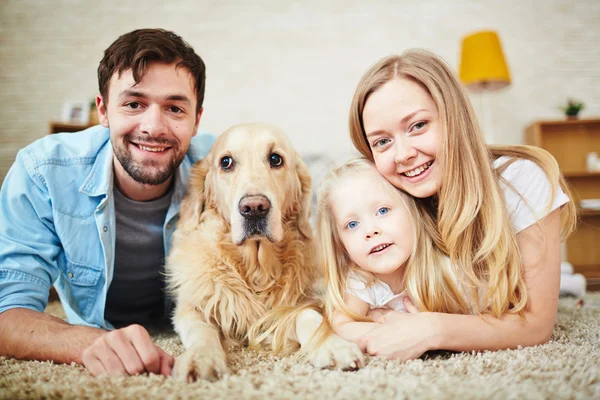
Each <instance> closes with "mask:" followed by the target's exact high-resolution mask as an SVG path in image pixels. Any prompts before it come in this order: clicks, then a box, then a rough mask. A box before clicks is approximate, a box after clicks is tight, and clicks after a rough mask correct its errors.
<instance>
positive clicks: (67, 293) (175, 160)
mask: <svg viewBox="0 0 600 400" xmlns="http://www.w3.org/2000/svg"><path fill="white" fill-rule="evenodd" d="M98 83H99V88H100V94H99V95H98V96H97V97H96V106H97V109H98V114H99V119H100V124H101V126H96V127H92V128H90V129H87V130H85V131H82V132H77V133H71V134H59V135H51V136H48V137H45V138H43V139H40V140H38V141H36V142H34V143H33V144H31V145H29V146H27V147H26V148H24V149H23V150H21V151H20V152H19V154H18V155H17V158H16V161H15V163H14V165H13V166H12V168H11V170H10V171H9V173H8V175H7V176H6V179H5V181H4V184H3V186H2V190H1V192H0V355H5V356H11V357H16V358H20V359H36V360H54V361H56V362H61V363H70V362H76V363H80V364H83V365H84V366H85V367H86V368H87V369H88V370H89V371H90V372H92V373H93V374H96V375H97V374H110V375H119V374H130V375H131V374H137V373H141V372H152V373H161V374H163V375H170V373H171V368H172V366H173V362H174V360H173V357H172V356H171V355H169V354H167V353H166V352H165V351H163V350H162V349H161V348H159V347H157V346H156V345H154V344H153V342H152V341H151V339H150V335H149V334H148V332H147V330H146V329H145V328H144V327H142V326H146V327H147V326H154V325H161V324H164V323H165V321H168V317H169V315H168V302H167V301H166V296H165V294H164V279H163V274H162V269H161V268H162V265H163V263H164V259H165V255H166V253H168V250H169V246H170V242H171V235H172V233H173V230H174V228H175V224H176V220H177V215H178V212H179V204H180V202H181V200H182V197H183V195H184V192H185V183H186V180H187V175H188V173H189V169H190V167H191V165H192V164H193V163H194V162H195V161H196V160H198V159H199V158H201V157H202V156H204V155H205V154H206V153H207V152H208V150H209V148H210V145H211V144H212V142H213V138H212V137H211V136H209V135H203V136H198V137H196V138H194V140H193V141H192V137H193V136H195V135H196V131H197V129H198V124H199V122H200V116H201V115H202V102H203V99H204V87H205V66H204V63H203V61H202V59H201V58H200V57H199V56H198V55H197V54H196V53H195V52H194V50H193V49H192V48H191V47H190V46H189V45H188V44H187V43H185V42H184V41H183V40H182V39H181V38H180V37H179V36H177V35H176V34H174V33H172V32H168V31H164V30H158V29H141V30H136V31H133V32H130V33H127V34H125V35H123V36H121V37H119V38H118V39H117V40H116V41H115V42H114V43H113V44H112V45H111V46H110V47H109V48H108V49H107V50H106V51H105V53H104V58H103V59H102V61H101V62H100V66H99V67H98ZM52 284H54V286H55V288H56V290H57V292H58V294H59V297H60V299H61V301H62V304H63V308H64V309H65V312H66V314H67V317H68V321H69V322H70V324H69V323H66V322H64V321H62V320H61V319H58V318H55V317H52V316H50V315H48V314H43V311H44V309H45V307H46V304H47V302H48V293H49V289H50V286H51V285H52ZM112 328H119V329H116V330H112V331H110V330H111V329H112Z"/></svg>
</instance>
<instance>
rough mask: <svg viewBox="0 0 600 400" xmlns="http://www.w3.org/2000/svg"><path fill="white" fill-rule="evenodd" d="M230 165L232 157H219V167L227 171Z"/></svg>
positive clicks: (231, 165)
mask: <svg viewBox="0 0 600 400" xmlns="http://www.w3.org/2000/svg"><path fill="white" fill-rule="evenodd" d="M232 167H233V158H231V157H229V156H225V157H223V158H221V168H223V170H224V171H229V170H231V168H232Z"/></svg>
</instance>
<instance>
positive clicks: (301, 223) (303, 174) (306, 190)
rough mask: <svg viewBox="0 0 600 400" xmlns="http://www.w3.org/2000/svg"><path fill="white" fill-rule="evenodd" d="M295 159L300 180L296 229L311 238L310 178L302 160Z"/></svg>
mask: <svg viewBox="0 0 600 400" xmlns="http://www.w3.org/2000/svg"><path fill="white" fill-rule="evenodd" d="M296 159H297V161H296V174H297V175H298V179H299V180H300V212H299V213H298V230H299V231H300V233H301V234H302V235H303V236H304V237H305V238H307V239H310V238H312V229H311V227H310V223H309V219H310V214H311V203H312V197H311V196H312V191H311V186H312V183H311V178H310V174H309V172H308V168H307V167H306V164H304V161H302V160H301V159H300V157H299V156H298V157H297V158H296Z"/></svg>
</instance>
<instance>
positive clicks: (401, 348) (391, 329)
mask: <svg viewBox="0 0 600 400" xmlns="http://www.w3.org/2000/svg"><path fill="white" fill-rule="evenodd" d="M404 307H406V310H407V312H406V313H401V312H397V311H394V310H390V309H377V310H371V311H370V312H369V314H368V316H369V317H370V318H372V319H373V320H374V321H375V322H378V323H379V324H380V325H378V326H376V327H375V328H373V329H372V330H370V331H369V332H367V333H366V334H365V335H363V336H362V337H361V338H360V341H359V346H360V347H361V348H362V349H365V351H366V352H367V353H368V354H370V355H372V356H380V357H385V358H388V359H394V360H401V361H407V360H412V359H415V358H418V357H420V356H421V355H422V354H423V353H425V352H426V351H428V350H431V349H432V346H431V345H430V343H431V340H432V339H433V338H434V337H435V335H436V331H435V324H433V320H432V317H433V316H434V315H435V314H434V313H427V312H424V313H420V312H419V310H418V309H417V307H415V305H414V304H413V303H412V301H411V300H410V299H409V298H408V297H406V298H405V299H404Z"/></svg>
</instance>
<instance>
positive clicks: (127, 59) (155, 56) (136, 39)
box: [98, 29, 206, 112]
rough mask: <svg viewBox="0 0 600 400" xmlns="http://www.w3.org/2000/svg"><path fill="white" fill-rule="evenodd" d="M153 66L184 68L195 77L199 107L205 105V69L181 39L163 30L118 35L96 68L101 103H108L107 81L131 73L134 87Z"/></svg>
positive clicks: (200, 60)
mask: <svg viewBox="0 0 600 400" xmlns="http://www.w3.org/2000/svg"><path fill="white" fill-rule="evenodd" d="M153 62H161V63H166V64H172V63H175V64H176V66H177V68H180V67H185V68H187V69H188V70H189V71H190V72H191V74H192V76H193V77H194V86H195V88H196V97H197V100H198V104H197V105H196V112H198V111H200V108H202V103H203V102H204V87H205V83H206V67H205V65H204V61H202V59H201V58H200V56H198V55H197V54H196V53H195V52H194V49H193V48H192V47H191V46H190V45H189V44H188V43H186V42H185V41H184V40H183V39H182V38H181V37H180V36H178V35H176V34H175V33H173V32H171V31H167V30H164V29H137V30H135V31H132V32H129V33H126V34H124V35H121V36H120V37H119V38H118V39H117V40H115V41H114V42H113V44H111V45H110V46H109V47H108V49H106V50H105V51H104V57H103V58H102V61H100V65H99V66H98V86H99V88H100V94H101V95H102V97H103V98H104V102H105V103H106V102H107V101H108V87H109V85H110V79H111V78H112V76H113V75H114V74H115V72H116V73H117V74H118V76H121V74H122V73H123V72H124V71H127V70H128V69H131V72H132V74H133V79H134V80H135V83H139V82H140V81H141V80H142V79H143V78H144V75H145V74H146V71H147V69H148V66H149V65H150V64H151V63H153Z"/></svg>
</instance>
